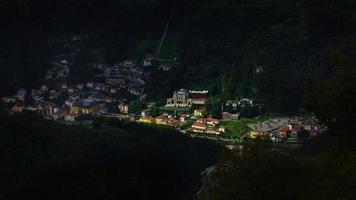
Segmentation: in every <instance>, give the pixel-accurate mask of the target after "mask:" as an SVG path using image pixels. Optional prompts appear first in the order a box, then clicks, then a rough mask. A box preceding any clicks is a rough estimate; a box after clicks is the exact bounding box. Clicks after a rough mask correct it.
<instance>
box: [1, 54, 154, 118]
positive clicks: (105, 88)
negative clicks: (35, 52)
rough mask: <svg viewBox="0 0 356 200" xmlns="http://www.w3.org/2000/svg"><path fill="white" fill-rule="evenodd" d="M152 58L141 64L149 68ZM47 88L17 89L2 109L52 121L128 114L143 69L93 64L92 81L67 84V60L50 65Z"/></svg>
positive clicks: (139, 90) (139, 88) (139, 91)
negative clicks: (82, 116) (35, 113)
mask: <svg viewBox="0 0 356 200" xmlns="http://www.w3.org/2000/svg"><path fill="white" fill-rule="evenodd" d="M151 61H152V57H150V56H148V55H146V57H145V58H144V61H143V63H145V65H146V66H149V62H151ZM51 66H52V67H51V68H50V69H49V70H48V71H47V74H46V77H45V80H46V84H44V85H42V86H41V87H40V88H38V89H32V90H31V91H30V92H29V91H27V90H25V89H19V90H18V91H17V93H16V94H15V95H13V96H10V97H3V98H2V100H3V102H4V104H5V106H6V107H7V108H8V109H9V110H10V111H12V112H22V111H23V110H30V111H34V112H38V113H40V114H41V115H43V116H44V117H45V118H48V119H53V120H65V121H75V120H76V119H77V118H78V117H80V116H81V115H89V114H96V115H106V114H108V113H116V114H118V113H119V114H128V113H129V105H128V102H129V101H130V100H136V99H137V98H139V97H141V96H142V95H143V91H144V86H145V84H146V83H145V78H146V76H147V73H145V70H144V67H143V66H142V65H140V64H137V63H136V62H135V61H132V60H125V61H122V62H119V63H118V64H115V65H113V66H107V65H105V64H93V66H92V67H94V68H96V69H98V70H97V71H99V72H101V73H100V74H98V75H95V76H96V78H95V81H91V82H86V83H78V84H69V83H68V81H67V80H68V77H69V76H70V69H71V66H72V65H71V62H70V58H67V59H65V58H61V59H60V60H56V61H53V62H51Z"/></svg>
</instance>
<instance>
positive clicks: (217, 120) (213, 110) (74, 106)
mask: <svg viewBox="0 0 356 200" xmlns="http://www.w3.org/2000/svg"><path fill="white" fill-rule="evenodd" d="M154 59H155V58H154V56H153V55H152V54H150V53H147V54H146V55H145V56H144V57H143V58H142V59H141V60H140V61H137V60H135V59H127V60H123V61H120V62H117V63H115V64H113V65H108V64H102V63H93V64H91V68H92V71H94V73H93V78H92V80H91V81H88V82H77V81H73V77H71V72H72V67H73V63H72V61H71V57H70V56H57V57H55V59H54V60H53V61H52V62H50V65H51V67H50V68H49V69H48V71H47V73H46V75H45V83H44V84H43V85H42V86H41V87H40V88H36V89H32V90H26V89H18V90H17V92H16V94H14V95H13V96H7V97H3V98H2V101H3V103H4V105H5V108H6V109H7V110H8V111H9V112H22V111H24V110H27V111H32V112H37V113H39V114H41V115H42V116H43V117H44V118H46V119H48V120H54V121H59V122H63V123H67V124H80V123H83V122H85V123H86V124H91V122H92V121H91V120H88V119H92V118H90V117H105V118H118V119H122V120H130V121H135V122H137V123H143V124H150V125H157V126H169V127H172V128H175V129H177V130H178V131H180V132H182V133H183V134H191V135H196V136H205V137H208V138H225V139H231V140H236V139H241V138H256V137H258V136H268V137H270V139H271V140H272V141H274V142H285V141H288V142H300V141H303V140H306V139H308V138H310V137H312V136H315V135H317V134H318V133H319V132H320V126H319V125H318V122H317V120H316V119H314V118H312V117H308V118H300V117H299V118H298V117H284V118H264V117H261V116H263V115H264V109H265V108H264V105H263V104H262V103H260V102H258V101H256V100H254V99H250V98H239V99H232V100H228V101H221V100H216V99H214V97H212V96H209V91H208V90H189V89H178V90H176V91H174V92H173V94H172V96H171V97H166V100H165V105H159V103H157V102H148V101H147V100H146V94H145V86H146V81H147V80H149V79H150V73H151V70H152V68H153V67H157V69H158V70H162V71H164V72H169V71H170V69H171V66H168V65H167V64H158V65H157V64H153V62H154ZM156 65H157V66H156ZM137 102H139V106H135V103H137Z"/></svg>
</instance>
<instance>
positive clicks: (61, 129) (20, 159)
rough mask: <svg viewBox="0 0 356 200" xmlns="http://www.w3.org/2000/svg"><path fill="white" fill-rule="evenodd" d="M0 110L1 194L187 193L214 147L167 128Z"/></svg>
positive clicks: (142, 195)
mask: <svg viewBox="0 0 356 200" xmlns="http://www.w3.org/2000/svg"><path fill="white" fill-rule="evenodd" d="M95 126H96V127H97V128H96V129H87V128H82V127H79V126H78V127H77V126H65V125H61V124H57V123H53V122H51V121H46V120H44V119H42V118H41V117H40V116H37V115H34V114H29V113H24V114H19V115H14V116H8V115H6V114H1V116H0V155H1V156H0V157H1V159H0V188H1V190H0V199H24V198H26V199H27V198H30V199H33V198H39V199H87V198H88V199H93V198H94V199H122V198H126V197H129V199H192V198H193V197H194V196H195V193H196V191H197V190H198V189H199V185H200V172H201V171H202V170H204V169H205V168H206V167H209V166H210V165H212V164H213V163H214V162H215V160H216V157H217V155H218V152H219V147H218V146H217V145H215V144H213V143H211V142H209V141H204V140H199V139H191V138H189V137H186V136H183V135H181V134H177V133H176V132H175V131H172V130H166V129H161V130H158V129H154V128H149V127H143V126H139V125H137V124H131V123H124V122H118V121H115V120H113V121H105V120H104V121H101V122H100V124H99V125H95Z"/></svg>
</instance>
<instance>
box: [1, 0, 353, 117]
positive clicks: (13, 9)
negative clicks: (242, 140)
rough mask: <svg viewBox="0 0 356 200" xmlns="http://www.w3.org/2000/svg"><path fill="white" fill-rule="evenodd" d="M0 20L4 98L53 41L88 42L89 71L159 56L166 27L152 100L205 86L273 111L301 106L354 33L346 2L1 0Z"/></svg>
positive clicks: (38, 71)
mask: <svg viewBox="0 0 356 200" xmlns="http://www.w3.org/2000/svg"><path fill="white" fill-rule="evenodd" d="M0 13H1V15H0V25H1V27H2V30H3V31H1V33H0V44H1V48H0V65H1V70H2V71H1V91H2V93H4V92H8V91H11V90H10V88H11V87H13V86H16V84H18V85H20V84H23V83H26V85H27V86H28V87H30V85H34V84H38V83H39V82H40V81H41V79H42V78H43V73H44V69H45V68H46V63H47V62H48V58H49V57H50V56H52V55H55V54H56V53H58V52H56V50H58V47H57V46H56V45H58V41H61V40H66V38H67V39H68V38H70V37H71V36H73V35H81V36H85V39H83V40H82V41H81V44H80V47H81V54H80V57H81V58H78V59H79V60H80V62H78V64H77V65H76V67H77V68H83V69H85V67H86V64H87V63H88V62H91V61H93V59H94V60H97V61H99V62H107V63H113V62H115V61H117V60H119V59H124V58H127V57H136V58H141V57H142V56H143V54H144V53H145V52H155V51H156V49H157V47H158V43H159V40H160V38H161V36H162V34H163V30H164V27H165V25H166V24H167V23H168V24H169V28H168V32H167V36H166V39H165V41H164V43H163V46H162V50H161V52H160V53H159V54H158V55H156V56H157V57H159V58H165V59H173V58H176V59H177V62H176V65H175V67H174V69H173V71H170V72H168V73H167V72H160V71H157V72H154V73H153V74H152V79H151V80H152V81H151V82H150V83H149V86H148V88H147V91H148V94H149V96H151V97H153V96H154V97H157V96H158V97H159V96H161V97H167V95H170V94H171V92H172V90H174V89H177V88H180V87H187V88H204V89H205V88H207V89H209V91H210V92H211V94H213V95H219V96H220V97H221V98H234V97H237V96H250V97H258V98H259V99H261V100H263V101H264V102H265V103H266V104H267V105H268V108H270V109H271V111H274V112H291V111H296V110H298V109H299V108H301V107H302V100H303V97H302V96H303V92H304V89H305V88H307V87H308V85H309V81H310V80H311V79H313V78H314V77H315V76H316V75H326V76H328V75H330V74H331V73H333V66H334V63H332V61H331V58H330V50H334V49H337V48H338V47H336V46H335V44H338V45H339V44H348V43H350V42H352V40H354V38H355V28H354V27H356V26H355V19H356V17H355V13H356V12H355V2H354V1H352V0H340V1H332V0H311V1H304V0H288V1H281V0H268V1H261V0H253V1H244V0H235V1H231V0H229V1H228V0H225V1H221V0H219V1H218V0H210V1H202V0H193V1H173V0H172V1H163V0H152V1H134V0H127V1H112V0H105V1H98V0H86V1H84V0H83V1H82V0H80V1H75V2H73V1H67V0H64V1H58V0H50V1H48V0H47V1H44V0H40V1H31V0H22V1H12V0H3V1H1V2H0ZM345 53H346V54H351V52H350V51H345ZM177 74H178V75H179V76H177ZM5 77H6V79H5ZM157 88H160V90H157Z"/></svg>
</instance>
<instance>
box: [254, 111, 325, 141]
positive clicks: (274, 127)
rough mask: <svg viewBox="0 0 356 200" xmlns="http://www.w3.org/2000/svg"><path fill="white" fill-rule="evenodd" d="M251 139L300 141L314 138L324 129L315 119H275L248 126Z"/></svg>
mask: <svg viewBox="0 0 356 200" xmlns="http://www.w3.org/2000/svg"><path fill="white" fill-rule="evenodd" d="M248 126H249V127H250V128H251V132H250V133H249V134H248V136H249V137H251V138H256V137H257V136H261V135H264V136H269V137H270V139H271V140H272V141H275V142H280V141H286V140H289V141H298V140H305V139H308V138H310V137H314V136H316V135H318V134H319V133H320V132H321V129H322V127H321V126H320V124H319V123H318V121H317V120H316V119H315V118H313V117H310V118H299V117H293V118H287V117H285V118H274V119H269V120H267V121H265V122H262V123H255V124H248Z"/></svg>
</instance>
